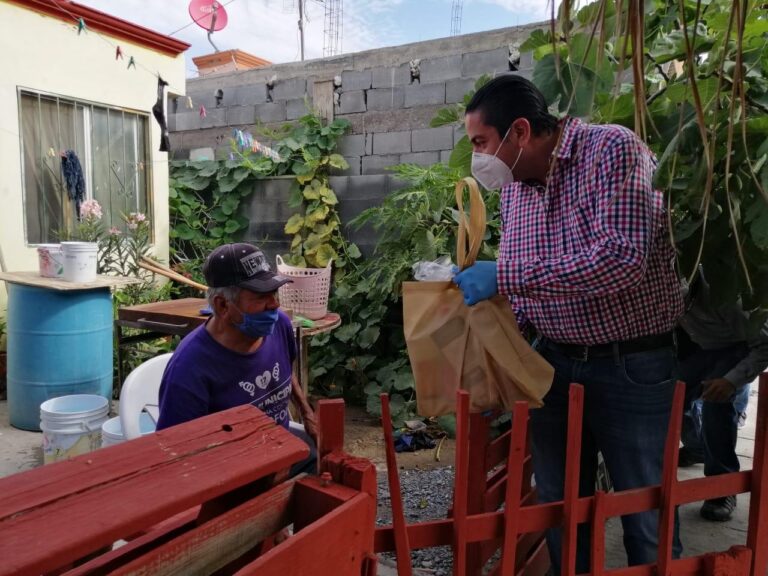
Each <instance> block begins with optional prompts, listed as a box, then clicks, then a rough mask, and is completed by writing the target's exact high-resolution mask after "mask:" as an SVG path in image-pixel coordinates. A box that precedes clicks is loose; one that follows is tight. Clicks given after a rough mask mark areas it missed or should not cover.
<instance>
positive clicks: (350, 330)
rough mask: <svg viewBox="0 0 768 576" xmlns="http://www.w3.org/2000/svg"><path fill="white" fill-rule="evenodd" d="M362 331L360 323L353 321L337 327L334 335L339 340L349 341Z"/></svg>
mask: <svg viewBox="0 0 768 576" xmlns="http://www.w3.org/2000/svg"><path fill="white" fill-rule="evenodd" d="M359 331H360V324H358V323H357V322H352V323H351V324H344V325H342V326H341V327H340V328H337V329H336V330H335V331H334V333H333V335H334V336H335V337H336V339H337V340H339V341H341V342H344V343H347V342H349V341H350V340H352V338H354V337H355V336H357V333H358V332H359Z"/></svg>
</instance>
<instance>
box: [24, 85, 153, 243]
mask: <svg viewBox="0 0 768 576" xmlns="http://www.w3.org/2000/svg"><path fill="white" fill-rule="evenodd" d="M19 100H20V103H21V130H22V163H23V188H24V218H25V223H26V233H27V242H28V243H29V244H39V243H47V242H57V241H58V239H59V238H60V237H61V236H62V233H65V232H66V231H68V230H72V229H73V225H74V224H75V223H76V222H77V214H76V208H75V205H76V203H75V201H74V200H73V199H70V197H69V194H68V191H67V188H66V185H65V182H64V178H63V176H62V170H61V161H62V154H63V153H64V152H65V151H67V150H72V151H74V152H75V154H76V155H77V157H78V159H79V161H80V165H81V167H82V171H83V177H84V180H85V199H94V200H97V201H98V202H99V204H101V206H102V210H103V213H104V216H103V223H104V226H105V227H106V228H110V227H112V226H114V227H117V228H118V229H120V230H123V229H124V227H125V224H124V222H123V220H122V219H121V217H120V215H121V213H122V214H128V213H130V212H143V213H145V214H147V216H148V217H150V218H151V214H150V213H149V212H150V211H151V210H150V208H151V206H150V202H149V192H150V186H149V182H150V172H151V166H152V164H151V162H150V159H149V146H148V138H149V126H148V116H147V115H145V114H137V113H135V112H129V111H126V110H121V109H118V108H110V107H107V106H101V105H98V104H92V103H90V102H82V101H76V100H71V99H66V98H59V97H58V96H52V95H47V94H38V93H33V92H28V91H25V90H22V91H20V93H19Z"/></svg>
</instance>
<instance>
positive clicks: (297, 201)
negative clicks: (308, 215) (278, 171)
mask: <svg viewBox="0 0 768 576" xmlns="http://www.w3.org/2000/svg"><path fill="white" fill-rule="evenodd" d="M303 202H304V195H303V194H302V188H301V185H300V184H299V183H298V182H297V181H295V180H294V181H293V182H291V191H290V195H289V196H288V207H289V208H293V209H294V210H295V209H297V208H299V207H301V205H302V203H303Z"/></svg>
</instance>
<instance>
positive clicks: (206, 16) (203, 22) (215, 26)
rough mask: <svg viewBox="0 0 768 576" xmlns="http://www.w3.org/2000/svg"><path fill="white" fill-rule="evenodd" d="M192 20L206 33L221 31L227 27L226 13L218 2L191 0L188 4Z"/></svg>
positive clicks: (216, 0) (214, 0)
mask: <svg viewBox="0 0 768 576" xmlns="http://www.w3.org/2000/svg"><path fill="white" fill-rule="evenodd" d="M189 15H190V16H191V17H192V20H194V21H195V23H196V24H197V25H198V26H200V28H203V29H205V30H207V31H208V32H216V31H217V30H222V29H223V28H224V27H225V26H226V25H227V11H226V10H224V6H223V5H222V3H221V2H219V1H218V0H192V2H190V3H189Z"/></svg>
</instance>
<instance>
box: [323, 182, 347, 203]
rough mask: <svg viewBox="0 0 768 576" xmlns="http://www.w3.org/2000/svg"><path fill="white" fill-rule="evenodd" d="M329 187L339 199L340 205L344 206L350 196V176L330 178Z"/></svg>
mask: <svg viewBox="0 0 768 576" xmlns="http://www.w3.org/2000/svg"><path fill="white" fill-rule="evenodd" d="M328 185H329V186H330V187H331V190H333V192H334V193H335V194H336V197H337V198H338V199H339V204H340V205H341V204H343V203H344V199H345V198H346V197H347V196H348V193H347V190H348V186H349V176H329V177H328ZM339 207H341V206H339Z"/></svg>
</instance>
